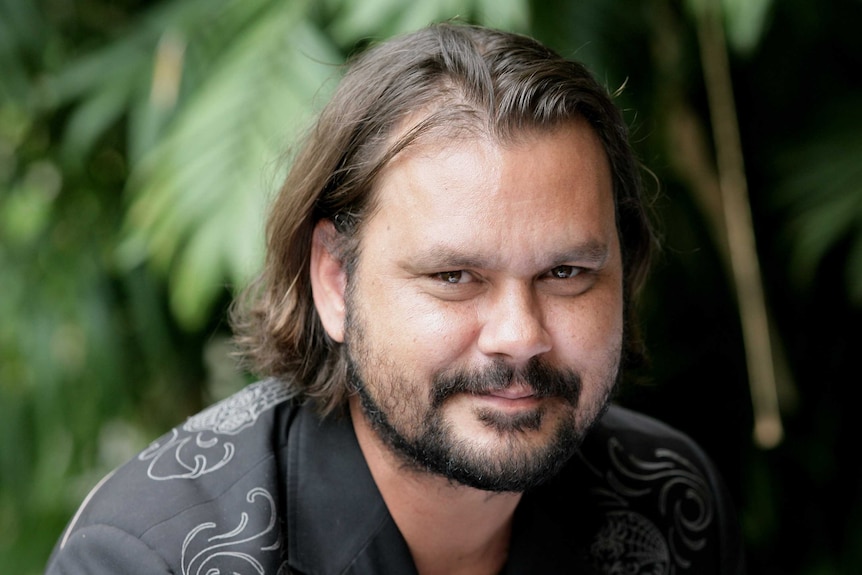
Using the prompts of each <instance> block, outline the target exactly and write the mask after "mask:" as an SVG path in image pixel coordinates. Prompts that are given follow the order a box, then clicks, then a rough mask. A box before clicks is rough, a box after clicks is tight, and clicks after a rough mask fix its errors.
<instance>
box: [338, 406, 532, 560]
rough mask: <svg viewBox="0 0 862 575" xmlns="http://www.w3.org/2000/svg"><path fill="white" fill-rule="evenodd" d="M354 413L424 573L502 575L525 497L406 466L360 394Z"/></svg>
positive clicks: (376, 474)
mask: <svg viewBox="0 0 862 575" xmlns="http://www.w3.org/2000/svg"><path fill="white" fill-rule="evenodd" d="M350 413H351V417H352V419H353V427H354V429H355V431H356V438H357V440H358V441H359V447H360V448H361V449H362V453H363V455H364V456H365V460H366V462H367V463H368V467H369V469H370V470H371V475H372V477H373V478H374V482H375V483H376V484H377V488H378V489H379V490H380V493H381V495H382V496H383V500H384V501H385V502H386V506H387V508H388V509H389V513H390V515H391V516H392V519H393V520H394V521H395V524H396V525H397V526H398V529H399V530H400V531H401V534H402V536H403V537H404V540H405V541H406V542H407V546H408V547H409V548H410V553H411V554H412V555H413V561H414V563H415V564H416V568H417V570H418V571H419V574H420V575H436V574H443V573H446V574H452V575H455V574H460V573H464V574H467V573H469V574H484V573H488V574H492V573H499V572H500V570H501V569H502V568H503V564H504V563H505V562H506V557H507V555H508V549H509V539H510V535H511V527H512V515H513V513H514V511H515V507H517V505H518V502H519V501H520V498H521V495H520V494H519V493H502V494H497V493H489V492H486V491H481V490H479V489H473V488H471V487H466V486H462V485H457V484H454V483H453V482H451V481H449V480H448V479H446V478H444V477H440V476H438V475H433V474H430V473H427V472H424V471H421V470H413V469H411V468H409V467H406V466H405V465H404V463H403V462H402V461H401V460H400V459H399V458H398V456H397V455H395V454H394V453H392V451H391V450H390V449H389V448H388V447H387V446H386V445H384V444H383V442H382V441H381V440H380V438H379V436H378V435H377V433H376V432H375V431H374V430H373V429H372V428H371V426H370V425H369V424H368V422H367V420H366V419H365V416H364V414H363V413H362V408H361V407H360V406H359V402H358V401H357V400H356V398H353V399H352V400H351V403H350Z"/></svg>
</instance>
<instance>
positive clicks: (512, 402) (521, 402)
mask: <svg viewBox="0 0 862 575" xmlns="http://www.w3.org/2000/svg"><path fill="white" fill-rule="evenodd" d="M475 397H477V398H479V399H480V400H481V401H483V402H487V403H491V404H492V405H494V406H495V407H496V408H498V409H504V410H518V409H525V408H533V407H535V406H536V405H538V404H539V402H540V401H541V398H540V397H539V396H538V395H537V394H536V392H535V391H534V390H533V388H532V387H530V386H529V385H526V384H517V383H516V384H512V385H509V386H508V387H504V388H502V389H494V390H490V391H485V392H481V393H477V394H475Z"/></svg>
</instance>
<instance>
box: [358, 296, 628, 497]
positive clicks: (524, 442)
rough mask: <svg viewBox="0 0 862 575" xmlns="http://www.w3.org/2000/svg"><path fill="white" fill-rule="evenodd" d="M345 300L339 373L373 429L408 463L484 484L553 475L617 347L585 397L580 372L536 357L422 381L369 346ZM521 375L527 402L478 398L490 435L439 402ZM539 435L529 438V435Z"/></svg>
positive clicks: (596, 412)
mask: <svg viewBox="0 0 862 575" xmlns="http://www.w3.org/2000/svg"><path fill="white" fill-rule="evenodd" d="M353 307H354V306H348V318H347V322H346V338H345V346H346V350H345V351H346V354H347V368H348V378H349V384H350V386H351V388H352V389H353V390H354V391H355V393H356V394H357V395H358V397H359V400H360V404H361V407H362V412H363V414H364V416H365V418H366V419H367V420H368V422H369V423H370V425H371V427H372V429H374V431H375V432H376V433H377V435H378V436H379V437H380V439H381V440H382V441H383V442H384V444H386V445H387V446H388V447H389V449H390V451H392V452H393V453H394V454H396V455H397V456H398V457H399V459H400V461H401V462H402V463H403V464H404V465H405V466H406V467H408V468H411V469H414V470H418V471H420V472H426V473H431V474H435V475H438V476H442V477H444V478H446V479H448V480H450V481H452V482H454V483H458V484H461V485H465V486H467V487H472V488H475V489H481V490H484V491H490V492H523V491H526V490H528V489H530V488H532V487H535V486H536V485H539V484H541V483H543V482H545V481H547V480H548V479H550V478H551V477H553V476H554V475H556V474H557V473H558V472H559V471H560V469H561V468H562V467H563V466H564V465H565V464H566V462H567V461H568V460H569V459H570V458H571V457H572V455H574V454H575V452H576V451H577V450H578V447H579V446H580V444H581V442H582V441H583V439H584V437H585V436H586V434H587V433H588V431H589V429H590V428H591V427H592V425H593V424H594V423H595V422H596V421H597V420H598V419H599V418H600V417H601V415H602V414H603V413H604V411H605V410H606V409H607V406H608V403H609V397H610V394H611V391H612V390H613V388H614V387H615V383H616V378H617V372H618V365H619V353H617V354H616V359H615V361H614V364H613V366H611V367H610V368H609V369H608V375H607V377H606V380H605V381H601V382H595V383H598V384H599V385H601V389H602V393H600V394H599V398H598V399H597V400H596V401H594V402H593V404H592V405H581V403H582V401H581V398H582V394H581V388H582V381H581V376H580V375H579V374H578V373H577V372H575V371H574V370H565V369H558V368H555V367H552V366H550V365H549V364H548V363H547V362H546V361H544V360H543V359H541V358H539V357H534V358H532V359H531V360H530V361H529V362H528V363H527V365H526V366H525V367H524V368H522V369H518V370H516V369H514V368H512V367H511V366H509V365H507V364H506V363H505V362H503V361H501V360H497V361H494V362H492V363H490V364H489V365H487V366H485V367H483V368H481V369H475V370H459V369H447V370H445V371H443V372H440V373H438V374H436V375H435V376H434V377H433V378H432V380H431V382H430V386H429V384H428V382H426V381H416V380H415V378H411V376H410V371H409V370H408V369H405V368H404V367H403V366H397V365H394V364H393V363H392V362H389V361H387V360H386V359H385V358H383V357H380V354H376V353H374V351H373V350H374V344H373V343H372V342H370V340H369V339H368V338H367V337H366V335H365V330H364V325H363V323H362V321H361V319H360V318H359V317H357V315H358V314H356V313H354V311H355V310H354V309H352V308H353ZM515 383H518V384H526V385H528V386H529V387H530V388H531V389H532V392H533V397H535V398H540V399H541V401H540V402H539V405H538V406H536V407H534V408H532V409H522V410H518V411H517V412H516V413H509V412H504V411H501V410H497V409H494V408H492V407H477V408H473V409H472V410H471V413H472V415H473V416H474V417H475V418H476V419H477V420H478V421H479V422H481V424H482V425H483V426H484V427H485V428H486V429H488V430H490V431H492V432H493V433H494V437H495V441H494V443H493V445H487V444H483V443H481V442H479V441H471V439H470V438H469V437H465V436H464V434H463V433H462V434H461V435H459V433H458V430H457V429H456V426H455V425H454V424H453V423H452V422H451V421H449V420H448V419H447V417H446V406H447V402H448V401H449V400H450V399H452V398H454V397H456V396H458V395H461V394H474V395H478V394H487V393H491V392H494V391H499V390H503V389H506V388H507V387H509V386H511V385H512V384H515ZM537 438H538V440H537Z"/></svg>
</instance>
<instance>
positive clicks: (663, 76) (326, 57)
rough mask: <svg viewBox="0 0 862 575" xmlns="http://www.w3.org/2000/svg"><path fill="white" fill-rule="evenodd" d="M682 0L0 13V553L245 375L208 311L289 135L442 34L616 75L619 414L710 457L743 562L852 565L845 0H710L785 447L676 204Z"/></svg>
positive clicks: (681, 193)
mask: <svg viewBox="0 0 862 575" xmlns="http://www.w3.org/2000/svg"><path fill="white" fill-rule="evenodd" d="M707 1H709V0H685V1H683V0H678V1H674V0H642V1H634V0H579V1H577V2H573V1H571V0H544V1H540V0H445V1H426V0H409V1H408V0H363V1H362V2H358V1H351V0H321V1H315V2H312V1H311V0H288V1H283V0H162V1H160V2H146V1H143V0H121V1H116V0H75V1H71V2H70V1H62V0H36V1H31V0H0V534H2V537H0V565H4V566H5V569H6V570H7V571H9V572H16V573H22V574H25V575H26V574H29V573H38V572H40V571H41V570H42V567H43V565H44V562H45V560H46V559H47V556H48V553H49V552H50V549H51V547H52V546H53V544H54V542H55V541H56V539H57V538H58V536H59V534H60V532H61V530H62V528H63V526H64V525H65V523H66V522H67V521H68V520H69V518H70V517H71V515H72V513H73V512H74V510H75V508H76V507H77V505H78V504H79V503H80V501H81V500H82V499H83V497H84V496H85V494H86V492H87V491H88V490H89V488H90V487H91V486H92V485H93V484H95V482H96V481H98V479H99V478H100V477H101V476H102V475H104V473H106V472H107V471H109V470H110V469H111V468H113V467H114V466H116V465H118V464H119V463H121V462H122V461H124V460H125V459H127V458H128V457H130V456H131V455H132V454H134V453H135V452H136V451H138V450H139V449H141V448H142V447H144V446H145V445H146V443H147V442H148V441H149V440H151V439H152V438H154V437H155V436H157V435H159V434H160V433H162V432H163V431H164V430H166V429H167V428H168V427H170V426H172V425H175V424H176V423H178V422H180V421H182V419H183V418H185V417H187V416H188V415H190V414H192V413H194V412H195V411H197V410H198V409H200V408H201V407H202V406H203V405H205V404H207V403H209V402H211V401H213V400H215V399H218V398H220V397H223V396H225V395H227V394H228V393H230V392H231V391H233V390H235V389H237V388H238V387H240V386H241V385H243V384H244V383H245V382H246V381H247V377H248V376H246V375H245V374H240V373H237V372H236V371H234V369H233V367H232V365H231V363H230V358H229V345H228V343H227V341H228V335H229V334H228V328H227V326H226V325H225V320H224V312H225V309H226V306H227V305H228V303H229V301H230V298H231V296H232V295H233V294H234V293H235V291H236V290H237V289H238V288H239V287H241V286H242V285H243V284H245V283H246V282H247V281H248V280H249V278H250V277H251V276H252V275H253V274H254V273H255V270H256V269H257V267H258V266H259V263H260V259H261V238H262V223H263V220H264V217H265V212H266V203H267V201H268V199H269V198H270V197H271V195H272V193H274V191H275V190H277V188H278V184H279V180H280V178H281V177H282V176H283V174H284V170H285V169H286V167H287V166H288V165H289V158H290V146H291V144H292V143H293V142H295V141H296V139H297V138H298V137H299V136H301V134H302V132H303V130H304V129H305V128H306V126H307V123H308V122H309V121H310V119H311V118H312V116H313V113H314V112H315V111H316V110H317V109H319V108H320V106H321V105H322V104H323V102H325V101H326V98H327V94H328V93H329V90H331V89H332V87H333V86H334V84H335V82H336V81H337V79H338V75H339V73H340V66H341V63H342V62H343V61H344V59H345V58H346V57H347V56H349V55H350V54H351V53H352V52H353V51H354V50H356V49H358V48H359V47H362V46H364V45H365V44H367V43H369V42H373V41H375V40H377V39H381V38H385V37H388V36H391V35H393V34H397V33H400V32H406V31H409V30H413V29H416V28H418V27H420V26H422V25H424V24H426V23H428V22H430V21H434V20H441V19H447V18H452V17H460V18H461V19H463V20H467V21H474V22H480V23H485V24H489V25H492V26H496V27H502V28H507V29H510V30H515V31H521V32H529V33H532V34H534V35H536V36H538V37H539V38H541V39H543V40H544V41H546V42H547V43H549V44H550V45H552V46H554V47H555V48H557V49H558V50H560V51H562V52H563V53H565V54H566V55H568V56H571V57H575V58H578V59H581V60H583V61H585V62H586V63H587V64H588V65H590V66H591V67H592V69H593V70H594V71H595V72H596V74H597V76H598V77H599V78H600V80H602V81H603V82H605V83H606V84H607V85H608V86H609V87H610V88H611V89H612V90H613V89H616V88H617V87H619V86H621V85H623V84H625V89H624V90H623V92H622V93H621V95H620V96H619V98H620V102H621V104H622V105H623V107H624V109H625V111H626V115H627V118H628V119H629V121H630V123H631V125H632V126H633V134H634V140H635V143H636V146H637V147H638V150H639V152H640V154H641V156H642V157H643V159H644V161H645V163H646V164H647V165H648V166H649V167H650V168H652V169H653V171H654V172H655V173H656V174H657V176H658V179H659V181H660V182H661V192H660V194H659V195H658V197H657V199H656V201H655V209H656V211H657V212H658V214H659V216H660V219H661V220H662V222H663V233H664V239H665V244H666V251H665V255H664V256H663V258H662V260H661V261H660V262H659V265H658V266H657V269H656V273H655V277H654V281H653V283H652V284H651V286H650V288H649V289H648V290H647V292H646V293H645V301H644V306H643V319H644V323H645V330H646V336H647V341H648V343H649V344H650V347H651V349H652V356H653V366H652V370H651V372H650V379H651V381H652V382H654V383H648V384H647V385H645V386H643V387H642V388H639V389H635V390H632V391H630V392H629V393H628V394H627V395H625V396H623V400H624V401H627V402H629V403H630V404H632V405H634V406H636V407H639V408H641V409H644V410H645V411H648V412H651V413H653V414H655V415H657V416H659V417H661V418H663V419H665V420H667V421H669V422H670V423H672V424H675V425H677V426H678V427H680V428H682V429H683V430H685V431H687V432H688V433H690V434H691V435H692V436H694V437H695V439H697V440H698V441H700V442H701V444H702V445H704V447H705V448H706V450H707V451H708V452H709V453H710V455H712V456H713V458H714V459H715V460H716V461H717V463H718V464H719V466H720V468H721V470H722V472H723V473H724V475H725V477H726V479H727V480H728V484H729V486H730V488H731V492H732V493H733V495H734V497H735V498H736V499H737V501H738V503H739V507H740V510H741V520H742V524H743V527H744V529H745V533H746V537H747V540H748V543H749V548H750V555H751V557H750V559H751V563H752V568H751V572H753V573H759V574H770V573H775V574H778V573H781V574H798V575H813V574H828V573H855V572H860V571H862V552H860V551H859V546H858V545H857V544H856V542H857V541H858V540H859V538H860V537H862V511H861V510H862V487H860V485H859V484H858V481H856V477H857V476H858V473H859V471H860V470H862V469H860V467H862V464H860V463H859V462H858V461H856V460H855V459H856V458H854V457H853V454H854V453H855V452H856V450H857V449H858V448H857V447H856V445H855V442H854V441H853V440H852V438H853V437H854V436H853V433H854V429H853V426H852V425H851V423H852V417H851V411H850V410H851V409H852V407H853V405H854V404H853V403H852V402H850V401H849V400H848V389H850V388H852V385H850V384H851V383H852V381H858V379H859V376H858V375H854V373H853V371H852V369H853V367H855V366H853V364H851V358H852V357H853V353H854V352H855V351H856V349H857V346H858V345H860V344H862V335H860V334H859V333H858V330H856V329H855V326H854V323H855V322H854V321H853V320H859V319H862V318H860V307H862V306H860V303H862V281H860V280H862V233H860V231H862V177H860V176H862V174H860V171H862V163H860V161H859V158H862V137H860V134H862V130H860V128H862V106H859V103H860V98H862V80H860V76H859V75H858V73H857V72H858V70H859V69H860V64H862V36H860V35H859V34H858V31H857V30H856V28H857V27H858V22H860V21H862V19H860V18H861V17H862V3H859V2H858V1H857V0H831V1H829V2H821V1H819V0H782V1H781V2H776V1H772V0H756V1H752V0H722V2H721V5H722V7H723V10H724V14H725V26H726V32H727V39H728V45H729V47H730V49H731V59H732V61H731V65H732V72H733V81H734V87H735V94H736V99H737V102H736V103H737V107H738V109H739V115H740V130H741V132H742V136H743V147H744V152H745V157H746V163H747V171H748V177H749V182H750V184H749V187H750V190H751V204H752V210H753V214H754V221H755V231H756V233H757V237H758V241H759V252H760V257H761V263H762V267H763V270H764V275H765V283H766V286H765V287H766V291H767V294H768V296H769V303H770V308H771V311H772V314H773V318H774V328H775V331H776V342H777V343H780V346H781V347H780V348H779V349H783V350H784V353H785V361H783V363H782V365H786V366H787V372H786V373H784V374H782V375H783V377H782V381H783V382H784V385H783V387H782V389H781V390H780V391H781V392H782V399H783V406H784V408H785V420H786V424H787V436H786V440H785V442H784V443H783V444H782V445H781V446H779V447H778V448H777V449H775V450H772V451H770V452H761V451H758V450H757V449H755V448H754V447H753V446H752V444H751V440H750V434H751V413H750V406H749V399H748V395H747V379H746V377H747V376H746V370H745V362H744V358H743V355H744V354H743V352H742V349H741V348H742V343H741V338H740V333H739V320H738V316H737V315H736V304H735V296H734V295H733V293H732V289H731V287H730V286H731V283H730V282H729V280H728V275H727V273H726V272H725V264H724V260H723V256H722V249H723V248H722V239H721V237H720V234H719V233H717V232H716V230H715V229H714V227H713V226H712V225H711V223H710V222H712V221H714V219H715V214H714V213H712V212H714V210H715V206H714V205H713V204H711V203H710V199H709V198H708V197H704V195H703V191H704V190H706V189H708V188H709V182H710V181H711V179H714V173H713V172H714V167H712V166H711V165H710V162H712V161H713V160H712V151H711V144H710V142H711V140H710V138H709V133H710V125H709V114H708V110H707V103H706V97H705V94H704V90H705V89H704V83H703V73H702V71H701V69H700V60H699V57H698V55H697V53H698V43H697V42H698V39H697V33H696V27H695V18H696V15H697V14H698V11H699V10H702V9H703V6H704V2H707ZM711 211H712V212H711ZM790 382H793V383H792V384H791V383H790ZM788 550H790V551H788Z"/></svg>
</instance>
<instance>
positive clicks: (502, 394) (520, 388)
mask: <svg viewBox="0 0 862 575" xmlns="http://www.w3.org/2000/svg"><path fill="white" fill-rule="evenodd" d="M486 395H489V396H491V397H499V398H500V399H509V400H516V399H528V398H531V397H534V396H535V395H536V394H535V392H534V391H533V388H532V387H530V386H528V385H510V386H509V387H506V388H503V389H496V390H493V391H489V392H487V394H486Z"/></svg>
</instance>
